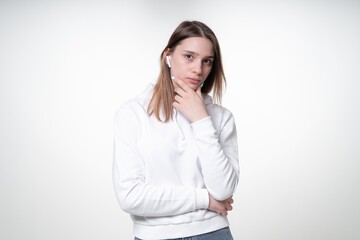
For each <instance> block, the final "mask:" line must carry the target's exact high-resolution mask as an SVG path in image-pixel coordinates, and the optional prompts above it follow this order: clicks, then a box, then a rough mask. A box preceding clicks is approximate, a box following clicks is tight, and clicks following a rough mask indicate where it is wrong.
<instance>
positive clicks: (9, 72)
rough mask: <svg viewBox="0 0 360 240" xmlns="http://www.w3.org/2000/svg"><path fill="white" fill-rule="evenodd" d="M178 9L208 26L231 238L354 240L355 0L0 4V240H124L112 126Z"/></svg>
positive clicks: (359, 42) (154, 61) (358, 33)
mask: <svg viewBox="0 0 360 240" xmlns="http://www.w3.org/2000/svg"><path fill="white" fill-rule="evenodd" d="M183 20H200V21H203V22H205V23H206V24H207V25H209V26H210V27H211V28H212V29H213V30H214V31H215V33H216V34H217V36H218V38H219V41H220V44H221V47H222V52H223V60H224V67H225V71H226V76H227V82H228V84H227V90H226V92H225V96H224V101H223V105H224V106H225V107H227V108H229V109H230V110H231V111H232V112H233V113H234V115H235V118H236V123H237V128H238V135H239V154H240V165H241V178H240V184H239V187H238V189H237V192H236V195H235V203H234V210H233V211H232V212H231V213H230V215H229V219H230V222H231V229H232V232H233V235H234V237H235V239H237V240H240V239H247V240H264V239H267V240H288V239H292V240H303V239H307V240H344V239H346V240H355V239H360V230H359V225H360V207H359V202H360V174H359V170H360V148H359V147H360V127H359V126H360V124H359V123H360V94H359V93H360V71H359V69H360V3H359V2H358V1H348V0H345V1H344V0H338V1H335V0H334V1H319V0H315V1H310V0H309V1H300V0H298V1H296V0H293V1H280V0H278V1H258V0H255V1H249V0H244V1H209V0H201V1H200V0H198V1H190V0H187V1H165V0H162V1H145V0H143V1H70V0H69V1H45V0H43V1H40V0H38V1H36V0H35V1H5V0H4V1H1V2H0V113H1V117H0V239H4V240H15V239H16V240H20V239H24V240H25V239H26V240H48V239H52V240H55V239H56V240H57V239H59V240H63V239H67V240H75V239H88V240H98V239H108V240H110V239H113V240H115V239H132V229H131V228H132V223H131V220H130V217H129V216H128V215H127V214H126V213H124V212H122V210H121V209H120V207H119V205H118V203H117V201H116V198H115V194H114V191H113V185H112V176H111V173H112V172H111V171H112V170H111V168H112V147H113V132H112V123H113V122H112V121H113V116H114V112H115V110H116V109H117V107H119V106H120V104H121V103H123V102H124V101H126V100H128V99H129V98H131V97H134V96H135V95H136V94H138V93H139V92H140V91H142V89H143V88H144V87H145V85H146V84H147V83H149V82H150V81H153V80H154V79H156V77H157V73H158V69H159V65H158V60H159V55H160V52H161V51H162V49H163V48H164V47H165V45H166V42H167V40H168V38H169V36H170V34H171V33H172V31H173V30H174V28H175V27H176V26H177V25H178V24H179V23H180V22H181V21H183Z"/></svg>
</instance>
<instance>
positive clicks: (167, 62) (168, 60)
mask: <svg viewBox="0 0 360 240" xmlns="http://www.w3.org/2000/svg"><path fill="white" fill-rule="evenodd" d="M166 64H167V65H168V67H169V68H171V64H170V56H166Z"/></svg>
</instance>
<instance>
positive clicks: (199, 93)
mask: <svg viewBox="0 0 360 240" xmlns="http://www.w3.org/2000/svg"><path fill="white" fill-rule="evenodd" d="M196 94H197V95H199V97H201V98H202V94H201V87H200V86H199V87H198V88H197V89H196Z"/></svg>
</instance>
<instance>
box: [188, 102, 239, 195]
mask: <svg viewBox="0 0 360 240" xmlns="http://www.w3.org/2000/svg"><path fill="white" fill-rule="evenodd" d="M222 111H223V116H222V120H221V124H220V129H219V134H217V131H216V130H215V127H214V124H213V121H212V119H211V117H206V118H204V119H202V120H200V121H197V122H194V123H192V127H193V130H194V133H195V139H196V144H197V148H198V151H199V158H200V162H201V167H202V173H203V176H204V181H205V185H206V188H207V190H208V192H209V193H210V195H211V196H213V197H214V198H215V199H216V200H219V201H222V200H225V199H227V198H229V197H231V196H232V195H233V194H234V192H235V190H236V187H237V184H238V181H239V160H238V145H237V133H236V126H235V121H234V118H233V116H232V114H231V113H230V112H229V111H227V110H226V109H223V110H222ZM215 114H216V113H215ZM214 117H219V116H214Z"/></svg>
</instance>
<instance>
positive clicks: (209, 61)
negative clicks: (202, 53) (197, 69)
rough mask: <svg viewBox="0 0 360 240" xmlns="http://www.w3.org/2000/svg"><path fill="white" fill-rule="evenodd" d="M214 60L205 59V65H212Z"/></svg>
mask: <svg viewBox="0 0 360 240" xmlns="http://www.w3.org/2000/svg"><path fill="white" fill-rule="evenodd" d="M212 62H213V61H212V60H211V59H204V63H205V64H206V65H212Z"/></svg>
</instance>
